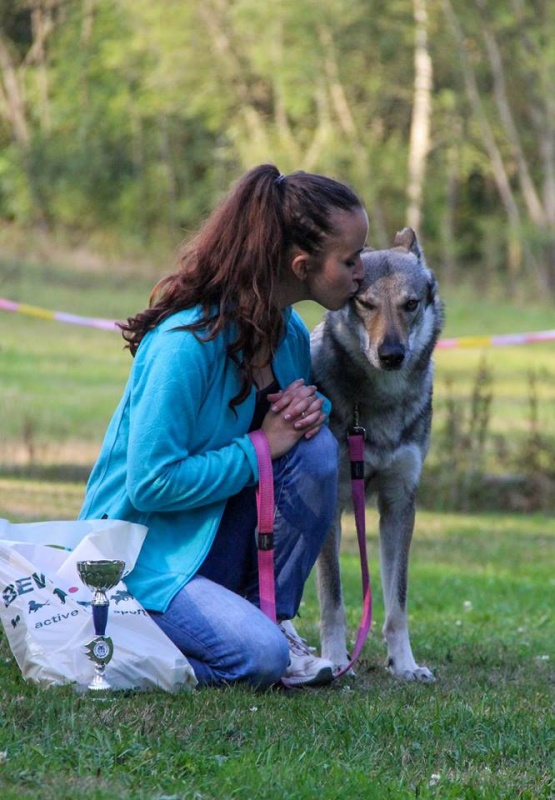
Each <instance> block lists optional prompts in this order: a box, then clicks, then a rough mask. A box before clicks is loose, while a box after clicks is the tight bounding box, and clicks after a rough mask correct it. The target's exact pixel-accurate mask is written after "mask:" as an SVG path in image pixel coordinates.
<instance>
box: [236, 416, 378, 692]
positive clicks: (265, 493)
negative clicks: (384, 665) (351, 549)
mask: <svg viewBox="0 0 555 800" xmlns="http://www.w3.org/2000/svg"><path fill="white" fill-rule="evenodd" d="M365 435H366V432H365V430H364V428H361V427H359V426H358V425H356V423H355V427H353V428H352V429H351V431H350V433H349V437H348V441H349V456H350V460H351V489H352V498H353V510H354V515H355V523H356V529H357V539H358V548H359V553H360V569H361V582H362V603H363V607H362V619H361V622H360V625H359V629H358V633H357V638H356V641H355V647H354V650H353V655H352V658H351V661H350V662H349V664H347V666H346V667H343V669H342V670H340V671H339V672H337V673H336V674H335V675H334V678H339V677H340V676H341V675H344V674H345V673H346V672H348V671H349V670H350V669H351V667H352V666H353V664H354V663H355V661H356V660H357V659H358V657H359V655H360V653H361V651H362V648H363V647H364V643H365V642H366V639H367V637H368V633H369V631H370V627H371V625H372V591H371V588H370V570H369V568H368V555H367V551H366V524H365V498H364V438H365ZM249 437H250V439H251V441H252V443H253V445H254V449H255V451H256V457H257V460H258V472H259V480H258V488H257V490H256V504H257V509H258V531H257V533H258V581H259V591H260V609H261V611H263V612H264V613H265V614H266V616H267V617H269V618H270V619H271V620H272V621H273V622H276V596H275V579H274V473H273V470H272V457H271V455H270V447H269V445H268V440H267V439H266V436H265V434H264V433H263V432H262V431H261V430H257V431H252V432H251V433H249Z"/></svg>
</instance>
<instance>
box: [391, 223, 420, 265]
mask: <svg viewBox="0 0 555 800" xmlns="http://www.w3.org/2000/svg"><path fill="white" fill-rule="evenodd" d="M397 247H400V248H403V250H406V251H407V253H414V255H415V256H416V257H417V258H420V257H421V256H422V250H421V248H420V244H419V242H418V236H417V235H416V233H415V232H414V231H413V229H412V228H403V230H402V231H398V232H397V233H396V234H395V240H394V242H393V249H395V248H397Z"/></svg>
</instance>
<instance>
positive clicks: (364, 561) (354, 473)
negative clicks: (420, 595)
mask: <svg viewBox="0 0 555 800" xmlns="http://www.w3.org/2000/svg"><path fill="white" fill-rule="evenodd" d="M357 416H358V413H357V412H355V425H354V427H353V428H351V430H350V432H349V436H348V441H349V458H350V461H351V492H352V498H353V511H354V514H355V523H356V529H357V539H358V550H359V553H360V574H361V583H362V619H361V621H360V625H359V628H358V632H357V638H356V640H355V648H354V650H353V655H352V656H351V660H350V662H349V663H348V664H347V666H346V667H343V669H341V670H340V671H339V672H337V673H336V674H335V676H334V677H335V678H339V677H341V675H344V674H345V673H346V672H348V671H349V670H350V669H351V668H352V666H353V664H354V663H355V661H356V660H357V658H358V657H359V655H360V653H361V651H362V648H363V647H364V643H365V641H366V639H367V637H368V634H369V632H370V628H371V626H372V589H371V587H370V570H369V568H368V554H367V551H366V516H365V510H366V503H365V497H364V439H365V437H366V431H365V430H364V428H361V427H360V426H359V425H357V422H356V417H357Z"/></svg>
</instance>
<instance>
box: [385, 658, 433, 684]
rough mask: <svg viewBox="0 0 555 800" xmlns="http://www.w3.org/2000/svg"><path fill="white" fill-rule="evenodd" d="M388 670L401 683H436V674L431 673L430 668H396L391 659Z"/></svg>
mask: <svg viewBox="0 0 555 800" xmlns="http://www.w3.org/2000/svg"><path fill="white" fill-rule="evenodd" d="M387 669H388V670H389V672H391V674H392V675H394V676H395V677H396V678H398V679H399V680H401V681H406V682H407V683H433V682H434V681H435V677H434V674H433V673H432V672H430V670H429V669H428V667H419V666H418V664H415V665H414V666H413V667H410V668H408V669H399V668H396V666H395V663H394V662H393V661H392V659H390V660H389V661H388V664H387Z"/></svg>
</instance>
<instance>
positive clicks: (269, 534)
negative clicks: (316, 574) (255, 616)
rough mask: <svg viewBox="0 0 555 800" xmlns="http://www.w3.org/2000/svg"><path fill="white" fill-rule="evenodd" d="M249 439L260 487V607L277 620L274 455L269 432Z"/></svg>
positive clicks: (258, 533)
mask: <svg viewBox="0 0 555 800" xmlns="http://www.w3.org/2000/svg"><path fill="white" fill-rule="evenodd" d="M249 438H250V440H251V442H252V443H253V445H254V449H255V452H256V459H257V461H258V487H257V489H256V507H257V511H258V525H257V530H256V534H257V546H258V588H259V594H260V610H261V611H263V612H264V614H266V616H267V617H269V618H270V619H271V620H272V622H276V591H275V576H274V471H273V469H272V456H271V453H270V445H269V444H268V440H267V438H266V435H265V434H264V433H263V431H261V430H257V431H251V433H249Z"/></svg>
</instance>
